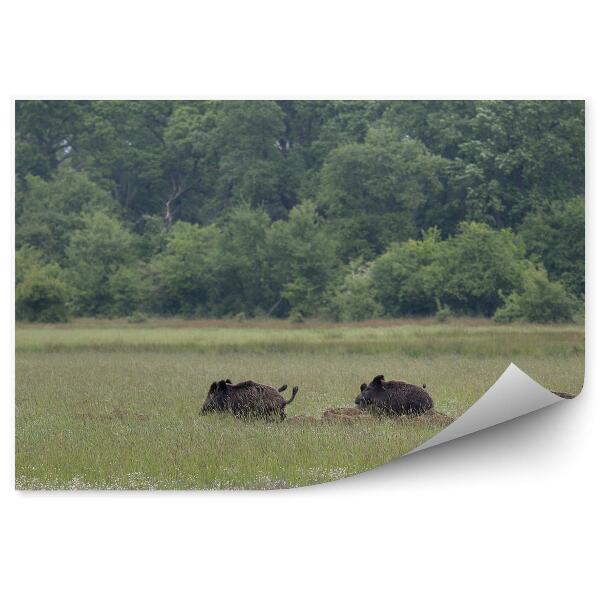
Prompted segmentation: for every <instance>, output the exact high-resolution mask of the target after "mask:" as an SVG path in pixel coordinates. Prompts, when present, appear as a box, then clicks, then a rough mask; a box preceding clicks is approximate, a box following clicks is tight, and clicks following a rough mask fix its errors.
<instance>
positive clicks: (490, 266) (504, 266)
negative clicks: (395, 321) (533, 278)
mask: <svg viewBox="0 0 600 600" xmlns="http://www.w3.org/2000/svg"><path fill="white" fill-rule="evenodd" d="M444 245H445V248H444V252H443V253H442V254H441V255H440V267H441V275H442V278H441V281H440V296H439V298H440V300H441V301H442V302H444V303H445V304H447V305H448V306H449V307H450V308H451V309H453V310H454V311H456V312H472V313H475V314H483V315H487V316H491V315H492V314H493V313H494V312H495V310H496V309H497V308H498V307H499V306H500V304H501V302H502V294H507V293H510V292H511V291H512V290H514V289H515V288H517V287H518V286H519V285H520V283H521V278H522V273H523V270H524V268H525V265H526V263H525V260H524V249H523V248H522V246H521V245H520V244H519V243H518V240H517V239H516V238H515V236H514V234H512V233H511V232H510V231H509V230H507V229H501V230H499V231H498V230H494V229H492V228H491V227H489V226H488V225H484V224H482V223H461V225H460V226H459V229H458V233H457V235H455V236H454V237H452V238H450V239H448V241H447V242H445V244H444Z"/></svg>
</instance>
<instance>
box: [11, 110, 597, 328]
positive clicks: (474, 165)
mask: <svg viewBox="0 0 600 600" xmlns="http://www.w3.org/2000/svg"><path fill="white" fill-rule="evenodd" d="M15 133H16V135H15V149H16V211H15V212H16V247H17V251H18V252H21V250H22V252H21V253H20V254H18V262H19V263H20V264H21V266H19V264H18V265H17V282H16V283H17V285H19V284H21V283H22V282H23V280H24V273H25V272H26V271H27V272H28V271H30V270H32V268H30V267H26V265H27V264H28V261H29V262H30V263H32V264H36V265H38V266H40V265H41V266H43V267H44V269H45V268H46V266H45V265H46V263H48V265H52V264H55V266H56V265H58V267H56V268H60V269H62V271H61V274H60V280H61V281H65V284H66V286H67V287H66V288H65V290H63V291H64V293H66V294H67V300H66V304H67V305H68V306H69V308H70V309H72V310H73V311H74V312H75V314H78V315H94V316H95V315H107V316H111V315H128V314H132V313H133V312H135V311H141V312H149V313H157V314H189V315H199V316H231V315H235V314H241V313H243V314H245V315H248V316H249V317H255V316H259V315H269V316H275V317H286V316H289V315H303V316H304V317H311V316H319V315H325V314H332V315H334V316H336V318H341V319H359V318H369V317H370V316H377V315H379V314H382V315H383V316H397V315H405V314H411V315H431V314H435V313H436V311H438V309H439V307H440V306H447V307H448V309H449V310H451V311H453V312H454V313H457V314H461V313H472V314H484V315H491V314H493V313H494V312H495V311H496V310H497V308H498V307H499V306H500V305H501V303H502V298H503V297H505V296H508V295H510V294H511V293H512V292H513V291H515V290H517V291H518V290H519V289H521V288H520V287H519V286H521V285H522V281H521V278H522V273H523V272H524V270H525V269H526V267H527V266H528V264H529V262H530V263H533V264H539V265H541V266H543V267H544V268H545V269H546V271H547V273H548V276H549V278H550V280H551V281H559V282H561V283H562V285H563V286H564V288H565V289H566V290H567V291H568V292H569V294H572V295H574V296H576V297H577V298H578V300H582V299H583V297H584V291H585V290H584V288H585V281H584V271H585V266H584V251H585V250H584V246H585V242H584V217H585V215H584V213H585V210H584V201H583V193H584V148H585V143H584V142H585V140H584V138H585V136H584V105H583V103H582V102H579V101H573V102H571V101H556V102H555V101H553V102H540V101H514V102H513V101H510V102H506V101H407V102H392V101H382V102H379V101H337V100H336V101H291V100H286V101H251V102H241V101H129V100H119V101H18V102H17V103H16V132H15ZM461 223H462V225H461ZM432 228H435V232H433V233H432V231H433V230H432ZM421 231H425V232H428V233H426V234H425V235H424V236H421V235H419V232H421ZM512 232H518V233H519V236H520V239H521V240H522V243H521V242H519V241H518V239H517V238H515V237H514V236H513V233H512ZM36 253H37V254H36ZM525 257H527V259H528V261H529V262H528V261H527V260H526V259H525ZM354 261H357V262H356V264H364V263H365V261H369V262H370V263H371V264H372V267H371V268H370V269H369V270H368V271H365V272H364V273H360V274H359V273H358V272H356V268H355V263H354ZM55 266H52V267H50V266H49V267H48V268H50V269H54V268H55ZM63 271H64V272H63ZM349 273H354V275H351V274H349ZM40 277H41V279H43V277H42V276H40ZM368 289H370V290H371V291H370V293H367V290H368ZM61 293H62V292H61ZM442 314H444V313H443V311H442Z"/></svg>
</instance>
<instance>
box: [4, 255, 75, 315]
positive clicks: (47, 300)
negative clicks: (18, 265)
mask: <svg viewBox="0 0 600 600" xmlns="http://www.w3.org/2000/svg"><path fill="white" fill-rule="evenodd" d="M67 301H68V289H67V286H66V285H65V284H64V282H63V281H62V280H61V272H60V268H59V267H58V265H56V264H48V265H36V266H34V267H33V268H31V269H30V270H29V271H28V272H27V273H26V274H25V275H24V276H23V277H22V279H21V281H20V282H19V283H18V284H17V287H16V292H15V308H16V318H17V319H18V320H24V321H41V322H45V323H57V322H63V321H67V319H68V316H69V314H68V310H67Z"/></svg>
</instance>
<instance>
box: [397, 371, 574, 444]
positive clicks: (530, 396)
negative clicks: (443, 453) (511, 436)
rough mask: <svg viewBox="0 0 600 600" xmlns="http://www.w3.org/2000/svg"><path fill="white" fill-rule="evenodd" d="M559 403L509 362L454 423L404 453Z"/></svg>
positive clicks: (441, 442) (550, 393)
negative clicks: (490, 385)
mask: <svg viewBox="0 0 600 600" xmlns="http://www.w3.org/2000/svg"><path fill="white" fill-rule="evenodd" d="M560 400H562V398H561V397H560V396H557V395H556V394H553V393H552V392H551V391H549V390H547V389H546V388H545V387H543V386H541V385H540V384H539V383H537V381H535V380H534V379H532V378H531V377H529V375H527V373H525V372H523V371H521V369H519V367H517V365H515V364H514V363H512V362H511V363H510V365H509V366H508V367H507V369H506V371H504V373H502V375H501V376H500V377H499V378H498V379H497V380H496V382H495V383H494V384H493V385H492V387H490V389H489V390H488V391H487V392H485V394H483V396H481V398H479V400H477V402H475V404H473V406H471V408H469V409H468V410H466V411H465V412H464V413H463V414H462V415H461V416H460V417H459V418H458V419H456V421H454V422H453V423H451V424H450V425H448V427H446V428H445V429H443V430H442V431H440V432H439V433H438V434H437V435H434V436H433V437H432V438H430V439H429V440H427V441H426V442H424V443H423V444H421V445H420V446H417V447H416V448H415V449H414V450H411V451H410V452H408V453H407V454H413V453H414V452H419V451H420V450H425V449H427V448H431V447H432V446H437V445H438V444H443V443H444V442H449V441H451V440H454V439H456V438H459V437H463V436H465V435H469V434H471V433H475V432H476V431H480V430H482V429H487V428H488V427H493V426H494V425H498V424H499V423H504V422H505V421H510V420H511V419H516V418H517V417H520V416H521V415H525V414H527V413H530V412H533V411H535V410H539V409H540V408H545V407H546V406H550V405H551V404H555V403H556V402H559V401H560Z"/></svg>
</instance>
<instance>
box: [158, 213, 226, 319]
mask: <svg viewBox="0 0 600 600" xmlns="http://www.w3.org/2000/svg"><path fill="white" fill-rule="evenodd" d="M221 235H222V234H221V232H220V231H219V229H218V228H217V227H216V226H214V225H209V226H207V227H201V226H199V225H193V224H191V223H184V222H177V223H175V224H174V225H173V227H172V228H171V230H170V231H169V235H168V238H167V243H166V247H165V249H164V250H163V251H162V252H161V253H160V254H158V255H157V256H156V257H155V258H154V260H153V261H152V264H151V268H152V271H153V273H154V277H155V281H156V284H155V285H156V294H157V302H158V306H157V308H158V310H159V312H163V313H167V314H197V313H199V314H201V315H204V316H212V315H213V312H212V311H213V309H214V307H216V306H218V304H219V301H220V287H219V277H218V270H217V265H218V261H219V258H220V256H219V250H220V237H221Z"/></svg>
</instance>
